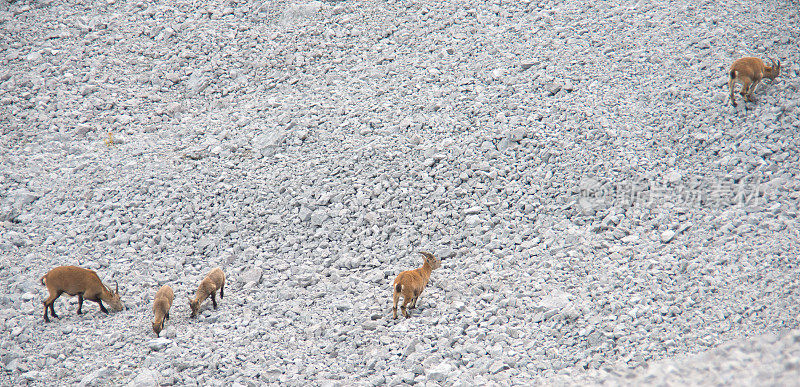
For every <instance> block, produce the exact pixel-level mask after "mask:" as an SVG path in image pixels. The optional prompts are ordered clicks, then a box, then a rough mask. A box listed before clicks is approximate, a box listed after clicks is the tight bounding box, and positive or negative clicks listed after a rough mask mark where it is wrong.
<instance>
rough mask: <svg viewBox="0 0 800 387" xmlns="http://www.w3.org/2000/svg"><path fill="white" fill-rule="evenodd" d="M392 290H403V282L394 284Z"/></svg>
mask: <svg viewBox="0 0 800 387" xmlns="http://www.w3.org/2000/svg"><path fill="white" fill-rule="evenodd" d="M394 291H395V292H396V293H402V292H403V284H397V285H394Z"/></svg>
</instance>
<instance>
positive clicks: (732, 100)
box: [728, 79, 736, 107]
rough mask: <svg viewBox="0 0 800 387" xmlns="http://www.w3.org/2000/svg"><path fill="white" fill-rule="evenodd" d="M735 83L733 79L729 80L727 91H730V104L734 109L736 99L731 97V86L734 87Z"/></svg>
mask: <svg viewBox="0 0 800 387" xmlns="http://www.w3.org/2000/svg"><path fill="white" fill-rule="evenodd" d="M735 83H736V82H735V81H734V80H733V79H731V80H730V81H728V90H729V91H730V93H731V104H732V105H733V107H736V98H735V97H734V96H733V85H734V84H735Z"/></svg>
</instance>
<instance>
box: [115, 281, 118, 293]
mask: <svg viewBox="0 0 800 387" xmlns="http://www.w3.org/2000/svg"><path fill="white" fill-rule="evenodd" d="M114 285H115V286H116V288H117V289H116V290H114V293H117V294H119V282H117V281H114Z"/></svg>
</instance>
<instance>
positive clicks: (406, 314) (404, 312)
mask: <svg viewBox="0 0 800 387" xmlns="http://www.w3.org/2000/svg"><path fill="white" fill-rule="evenodd" d="M410 301H411V300H409V299H407V298H405V297H403V305H401V306H400V311H402V312H403V316H405V318H409V317H411V315H409V314H408V310H407V309H406V304H408V303H409V302H410Z"/></svg>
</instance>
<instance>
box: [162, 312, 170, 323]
mask: <svg viewBox="0 0 800 387" xmlns="http://www.w3.org/2000/svg"><path fill="white" fill-rule="evenodd" d="M164 320H169V312H167V313H165V314H164ZM162 325H163V324H162Z"/></svg>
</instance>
